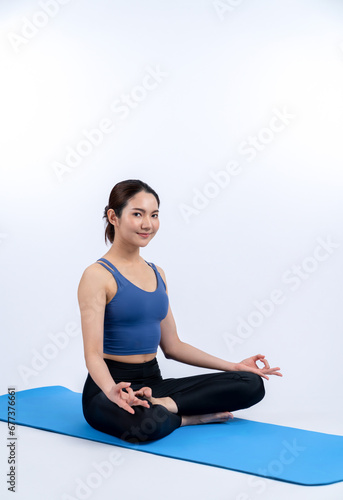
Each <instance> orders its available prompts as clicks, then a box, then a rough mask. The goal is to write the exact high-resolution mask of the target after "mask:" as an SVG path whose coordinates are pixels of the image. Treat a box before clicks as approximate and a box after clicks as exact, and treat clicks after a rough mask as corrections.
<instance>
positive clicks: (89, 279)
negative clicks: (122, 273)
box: [78, 266, 149, 413]
mask: <svg viewBox="0 0 343 500" xmlns="http://www.w3.org/2000/svg"><path fill="white" fill-rule="evenodd" d="M78 301H79V307H80V312H81V327H82V336H83V345H84V357H85V362H86V367H87V370H88V372H89V374H90V376H91V377H92V379H93V380H94V382H95V383H96V385H97V386H98V387H99V388H100V389H101V390H102V392H103V393H104V394H105V395H106V396H107V397H108V399H110V401H112V402H113V403H116V404H117V405H118V406H120V407H121V408H124V409H125V410H127V411H128V412H129V413H135V412H134V410H133V409H132V408H131V406H130V405H141V406H145V407H147V408H148V407H149V403H148V402H147V401H145V400H141V399H138V398H137V396H136V395H135V394H134V392H133V390H132V389H131V387H129V386H130V384H131V382H119V383H118V384H116V383H115V381H114V380H113V378H112V375H111V374H110V371H109V369H108V366H107V364H106V363H105V361H104V358H103V338H104V315H105V307H106V288H105V286H104V275H101V270H98V269H94V267H92V266H89V267H88V268H87V269H86V270H85V271H84V273H83V275H82V277H81V280H80V284H79V288H78ZM124 388H125V389H126V391H127V392H124V391H123V390H122V389H124ZM145 389H148V388H145ZM135 392H136V394H138V395H142V396H143V395H144V391H143V392H142V391H141V392H139V391H135ZM145 392H146V394H148V393H149V391H145Z"/></svg>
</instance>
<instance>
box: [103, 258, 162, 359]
mask: <svg viewBox="0 0 343 500" xmlns="http://www.w3.org/2000/svg"><path fill="white" fill-rule="evenodd" d="M97 262H99V264H101V265H102V266H103V267H105V269H107V270H108V271H109V272H110V273H111V274H112V275H113V277H114V279H115V280H116V282H117V286H118V290H117V293H116V294H115V296H114V297H113V299H112V300H111V301H110V302H109V303H108V304H106V307H105V318H104V343H103V348H104V353H105V354H121V355H129V354H146V353H155V352H157V348H158V345H159V343H160V340H161V325H160V323H161V321H162V320H163V319H164V318H165V317H166V315H167V313H168V307H169V298H168V295H167V292H166V286H165V283H164V281H163V279H162V277H161V275H160V273H159V272H158V270H157V269H156V266H155V264H153V263H152V262H147V261H145V262H146V263H147V264H148V265H149V266H150V267H152V268H153V270H154V272H155V275H156V278H157V288H156V290H155V291H153V292H147V291H145V290H143V289H142V288H139V287H137V286H136V285H134V284H133V283H131V281H129V280H128V279H127V278H125V276H123V275H122V274H121V273H120V272H119V271H118V269H117V268H116V267H115V266H114V265H113V264H112V263H111V262H109V261H108V260H107V259H104V258H101V259H98V260H97ZM103 262H104V263H105V264H107V265H105V264H103ZM107 266H109V267H107Z"/></svg>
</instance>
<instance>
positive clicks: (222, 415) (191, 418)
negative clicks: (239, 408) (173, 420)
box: [180, 411, 233, 427]
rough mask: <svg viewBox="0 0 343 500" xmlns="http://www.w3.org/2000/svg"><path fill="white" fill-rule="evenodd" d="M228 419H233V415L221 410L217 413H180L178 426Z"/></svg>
mask: <svg viewBox="0 0 343 500" xmlns="http://www.w3.org/2000/svg"><path fill="white" fill-rule="evenodd" d="M229 419H233V415H232V413H230V412H229V411H221V412H218V413H206V414H204V415H182V420H181V426H180V427H182V426H183V425H197V424H210V423H212V422H227V421H228V420H229Z"/></svg>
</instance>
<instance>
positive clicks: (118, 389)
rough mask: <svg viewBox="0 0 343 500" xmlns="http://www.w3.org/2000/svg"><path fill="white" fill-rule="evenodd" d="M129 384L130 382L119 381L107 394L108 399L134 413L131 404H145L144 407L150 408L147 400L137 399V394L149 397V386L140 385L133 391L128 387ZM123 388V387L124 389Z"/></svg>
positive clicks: (150, 393) (150, 392)
mask: <svg viewBox="0 0 343 500" xmlns="http://www.w3.org/2000/svg"><path fill="white" fill-rule="evenodd" d="M130 384H131V382H119V383H118V384H116V385H115V386H114V387H113V388H112V389H111V391H110V393H109V394H108V396H107V397H108V399H110V400H111V401H112V402H113V403H116V404H117V405H118V406H120V408H123V409H124V410H126V411H128V412H129V413H132V414H134V413H135V411H134V409H133V408H132V406H145V407H146V408H150V405H149V403H148V401H146V400H144V399H139V398H138V397H137V396H142V397H144V396H146V397H148V398H149V397H151V395H152V391H151V388H150V387H141V388H140V389H139V390H137V391H133V390H132V389H131V387H129V386H130ZM123 389H125V391H124V390H123ZM126 391H127V392H126Z"/></svg>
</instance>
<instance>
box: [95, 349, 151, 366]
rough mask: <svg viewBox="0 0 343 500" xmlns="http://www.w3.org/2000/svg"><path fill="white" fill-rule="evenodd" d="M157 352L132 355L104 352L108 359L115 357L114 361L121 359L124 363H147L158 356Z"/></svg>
mask: <svg viewBox="0 0 343 500" xmlns="http://www.w3.org/2000/svg"><path fill="white" fill-rule="evenodd" d="M156 354H157V352H154V353H149V354H131V355H117V354H104V355H103V357H104V358H106V359H113V360H114V361H121V362H122V363H146V362H147V361H151V360H152V359H154V358H156Z"/></svg>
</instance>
